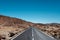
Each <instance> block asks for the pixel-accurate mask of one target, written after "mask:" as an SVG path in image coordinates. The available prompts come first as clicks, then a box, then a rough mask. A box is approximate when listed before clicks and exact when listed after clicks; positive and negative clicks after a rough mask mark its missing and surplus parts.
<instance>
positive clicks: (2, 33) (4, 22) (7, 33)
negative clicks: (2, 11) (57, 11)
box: [0, 15, 60, 40]
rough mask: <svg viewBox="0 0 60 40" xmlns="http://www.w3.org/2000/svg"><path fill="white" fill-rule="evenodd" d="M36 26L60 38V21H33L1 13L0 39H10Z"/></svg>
mask: <svg viewBox="0 0 60 40" xmlns="http://www.w3.org/2000/svg"><path fill="white" fill-rule="evenodd" d="M31 26H33V27H36V28H38V29H40V30H41V31H43V32H44V33H46V34H47V35H50V36H52V37H54V38H56V39H57V40H59V39H60V23H48V24H42V23H32V22H28V21H25V20H22V19H18V18H14V17H9V16H4V15H0V40H9V39H11V38H12V37H13V36H14V35H16V34H17V33H19V32H22V31H24V30H26V29H27V28H29V27H31Z"/></svg>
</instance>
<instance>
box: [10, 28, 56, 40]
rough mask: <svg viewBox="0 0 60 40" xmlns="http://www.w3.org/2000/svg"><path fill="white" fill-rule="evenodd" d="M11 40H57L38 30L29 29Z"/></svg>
mask: <svg viewBox="0 0 60 40" xmlns="http://www.w3.org/2000/svg"><path fill="white" fill-rule="evenodd" d="M11 40H56V39H55V38H53V37H51V36H48V35H46V34H45V33H43V32H42V31H40V30H39V29H37V28H34V27H29V28H28V29H27V30H25V31H24V32H23V33H22V34H19V35H18V36H17V37H14V38H13V39H11Z"/></svg>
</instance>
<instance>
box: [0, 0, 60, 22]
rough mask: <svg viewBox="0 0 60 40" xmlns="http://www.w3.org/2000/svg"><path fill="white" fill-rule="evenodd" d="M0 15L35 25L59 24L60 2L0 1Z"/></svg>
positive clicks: (37, 0) (41, 0) (56, 0)
mask: <svg viewBox="0 0 60 40" xmlns="http://www.w3.org/2000/svg"><path fill="white" fill-rule="evenodd" d="M0 14H1V15H6V16H11V17H16V18H21V19H23V20H27V21H31V22H35V23H51V22H55V23H56V22H57V23H60V0H0Z"/></svg>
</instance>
